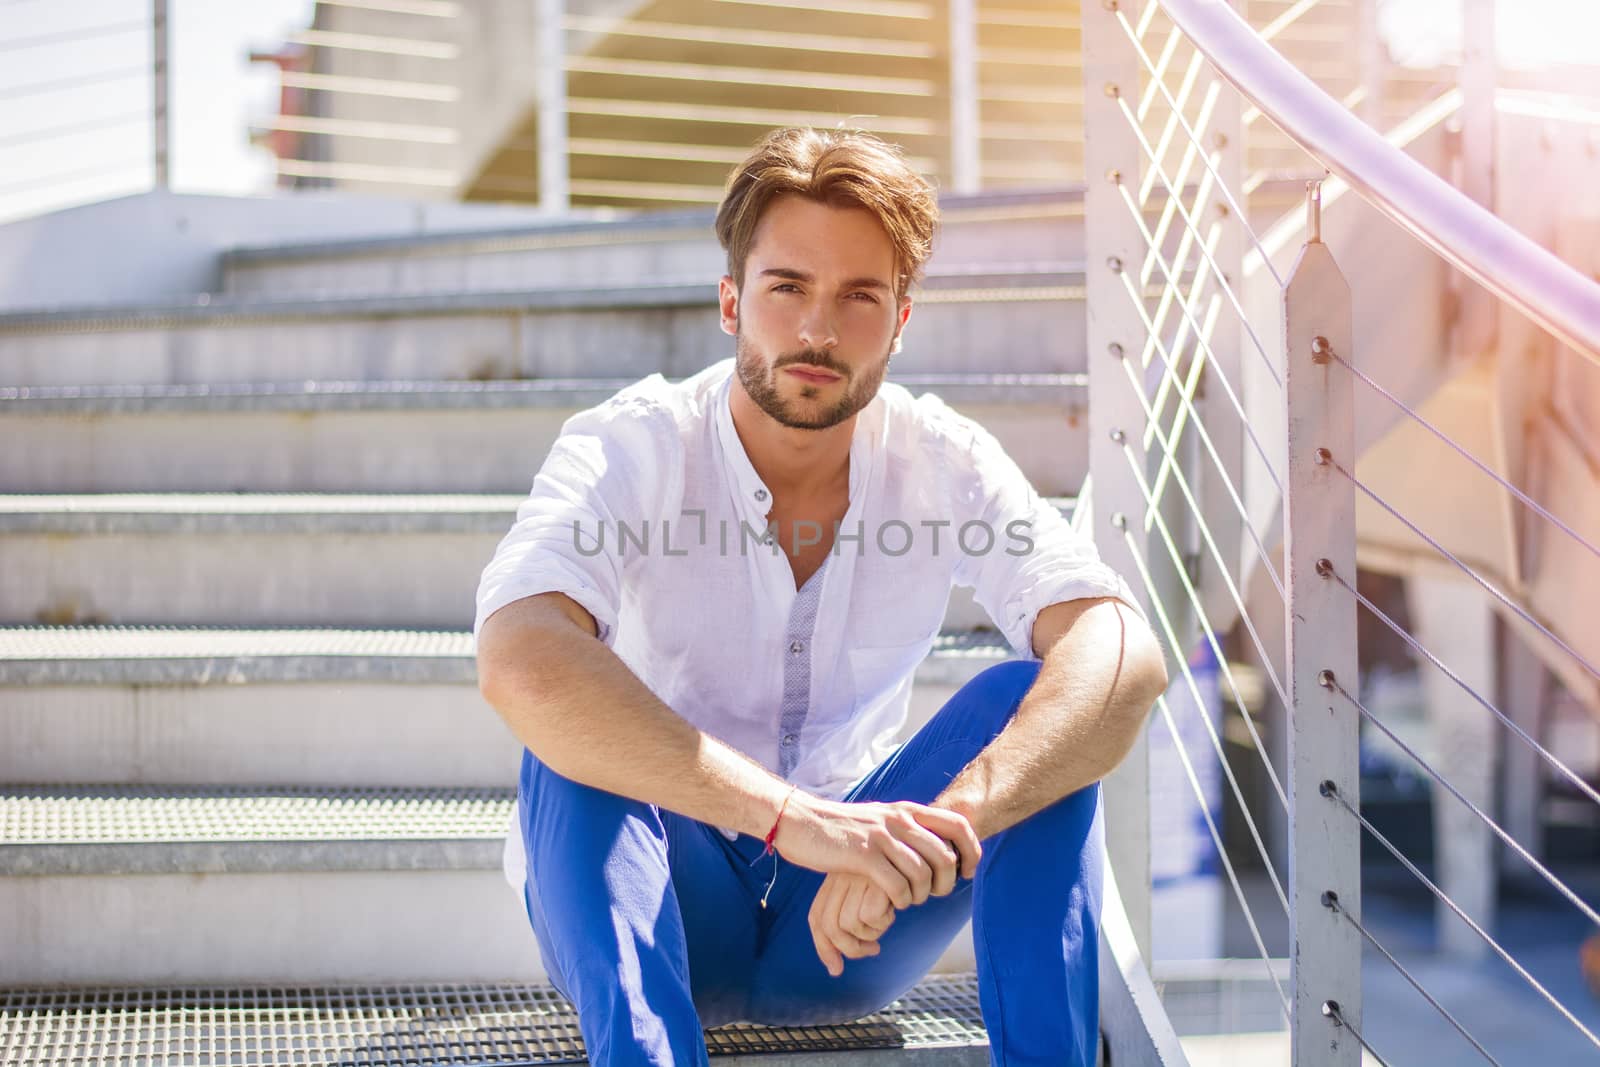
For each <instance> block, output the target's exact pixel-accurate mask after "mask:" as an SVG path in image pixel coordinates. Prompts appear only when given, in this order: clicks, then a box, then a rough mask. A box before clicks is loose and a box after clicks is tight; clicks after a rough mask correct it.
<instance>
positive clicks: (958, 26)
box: [950, 0, 982, 193]
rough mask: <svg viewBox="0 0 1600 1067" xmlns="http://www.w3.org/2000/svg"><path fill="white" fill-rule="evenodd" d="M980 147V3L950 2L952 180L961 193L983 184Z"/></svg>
mask: <svg viewBox="0 0 1600 1067" xmlns="http://www.w3.org/2000/svg"><path fill="white" fill-rule="evenodd" d="M980 160H981V153H980V151H979V146H978V4H977V0H950V177H951V185H952V187H953V188H954V189H955V191H956V192H958V193H975V192H977V191H978V188H979V185H980V183H981V181H982V178H981V176H980V173H981V172H980Z"/></svg>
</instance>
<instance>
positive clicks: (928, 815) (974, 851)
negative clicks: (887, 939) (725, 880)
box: [774, 793, 982, 978]
mask: <svg viewBox="0 0 1600 1067" xmlns="http://www.w3.org/2000/svg"><path fill="white" fill-rule="evenodd" d="M802 798H804V799H802ZM774 845H775V847H776V848H777V850H778V852H779V854H781V855H782V856H783V858H784V859H787V860H788V861H790V862H791V863H795V864H798V865H800V866H802V867H808V868H810V869H811V870H814V871H821V872H822V873H823V874H824V878H823V880H822V886H821V887H820V888H819V889H818V890H817V895H816V898H815V899H814V900H813V901H812V903H811V912H810V914H809V916H808V917H807V918H808V921H809V923H810V925H811V938H812V941H813V943H814V944H815V945H816V949H817V956H818V958H819V959H821V960H822V964H823V966H824V967H826V968H827V969H828V973H829V974H830V975H833V976H834V977H835V978H837V977H838V976H839V975H841V974H843V973H844V961H845V960H846V959H864V958H866V957H869V956H876V955H877V954H878V939H879V938H881V937H882V936H883V935H884V933H885V932H886V931H887V930H888V929H889V927H890V926H892V925H893V924H894V917H895V912H896V911H898V910H901V909H904V908H909V907H912V906H914V905H917V904H921V903H922V902H924V901H925V900H927V899H928V897H930V896H936V897H942V896H945V895H947V894H948V893H950V892H951V891H952V890H953V889H954V888H955V885H956V879H957V877H963V878H972V877H973V876H975V875H976V874H977V872H978V859H979V857H980V856H981V855H982V846H981V845H980V844H979V842H978V837H977V834H976V833H974V832H973V829H972V824H971V823H969V822H968V821H967V819H966V817H965V816H964V815H962V814H960V813H959V812H956V811H953V810H950V809H948V808H936V807H930V806H928V805H925V804H917V803H914V802H912V801H908V800H902V801H894V802H891V803H863V804H851V803H843V802H835V801H827V800H821V799H819V798H817V797H812V796H809V795H807V794H804V793H798V794H796V795H795V797H794V800H793V802H791V804H790V806H789V809H788V813H787V814H786V815H785V816H784V817H783V819H782V820H781V825H780V826H779V830H778V837H777V840H776V841H775V842H774Z"/></svg>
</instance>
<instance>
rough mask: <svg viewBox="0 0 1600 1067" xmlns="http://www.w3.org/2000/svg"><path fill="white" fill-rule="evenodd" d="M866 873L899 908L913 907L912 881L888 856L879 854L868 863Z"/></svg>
mask: <svg viewBox="0 0 1600 1067" xmlns="http://www.w3.org/2000/svg"><path fill="white" fill-rule="evenodd" d="M866 875H867V877H868V878H870V879H871V880H872V884H873V885H875V886H877V887H878V888H879V889H881V890H883V895H884V896H886V897H888V898H889V899H890V901H892V902H893V903H894V906H895V907H897V908H909V907H911V881H910V879H908V878H907V877H906V876H905V875H903V874H901V873H900V868H898V867H896V866H895V865H894V864H893V863H890V862H889V860H888V858H887V857H885V856H883V855H881V854H880V855H878V856H876V857H874V858H873V860H872V861H871V862H870V863H869V864H868V866H867V871H866Z"/></svg>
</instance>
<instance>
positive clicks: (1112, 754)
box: [933, 600, 1166, 839]
mask: <svg viewBox="0 0 1600 1067" xmlns="http://www.w3.org/2000/svg"><path fill="white" fill-rule="evenodd" d="M1055 609H1062V610H1060V611H1055ZM1047 611H1054V617H1053V620H1047V619H1046V615H1045V612H1041V613H1040V620H1041V623H1040V626H1039V627H1036V630H1035V645H1036V647H1037V646H1039V645H1041V644H1042V645H1045V646H1047V647H1046V648H1044V649H1043V652H1044V656H1043V663H1042V664H1041V666H1040V668H1039V677H1038V679H1037V680H1036V681H1035V682H1034V685H1033V688H1032V689H1030V690H1029V691H1028V695H1027V696H1026V697H1025V698H1024V699H1023V701H1022V704H1021V706H1020V707H1019V708H1018V709H1017V713H1016V715H1015V716H1014V717H1013V718H1012V721H1011V722H1010V724H1009V725H1007V727H1006V729H1005V730H1004V731H1002V732H1001V734H1000V736H999V737H997V738H995V740H994V741H993V742H991V743H990V744H989V746H988V747H986V748H985V749H984V750H983V751H982V752H981V753H979V754H978V756H977V757H976V758H974V759H973V761H972V762H971V763H969V764H968V765H967V766H966V768H965V769H964V770H962V772H961V773H960V774H958V775H957V776H956V777H955V779H954V780H952V781H951V783H950V785H948V786H947V787H946V788H945V789H944V791H943V792H941V793H940V794H939V796H938V797H937V798H936V799H935V800H934V801H933V805H934V806H935V807H946V808H951V809H952V810H955V811H958V812H960V813H962V814H963V815H965V816H966V817H967V819H968V820H969V821H970V822H971V823H972V827H973V829H974V830H975V831H977V834H978V837H979V838H980V839H983V838H988V837H991V836H993V835H994V834H996V833H999V832H1000V831H1001V830H1005V829H1008V828H1010V827H1012V826H1014V825H1016V824H1017V823H1019V822H1021V821H1022V820H1023V819H1026V818H1028V817H1029V816H1030V815H1033V814H1035V813H1036V812H1039V811H1042V810H1043V809H1044V808H1046V807H1048V806H1050V805H1051V804H1053V803H1055V802H1056V801H1057V800H1060V799H1061V798H1062V797H1064V796H1067V795H1068V794H1070V793H1073V792H1076V791H1077V790H1079V789H1082V788H1083V787H1085V786H1087V785H1089V784H1091V783H1093V782H1096V781H1098V780H1100V779H1101V778H1103V777H1105V775H1106V774H1108V773H1109V772H1110V771H1111V770H1112V768H1114V767H1115V766H1116V765H1117V764H1118V763H1120V762H1121V761H1122V758H1123V757H1124V756H1126V755H1127V754H1128V750H1129V749H1130V748H1132V747H1133V742H1134V740H1135V739H1136V738H1137V737H1138V734H1139V730H1140V729H1141V728H1142V727H1143V725H1144V721H1145V717H1146V715H1147V714H1148V713H1149V710H1150V706H1151V704H1153V703H1154V702H1155V699H1156V697H1157V696H1158V695H1159V694H1160V693H1161V692H1162V690H1163V689H1164V688H1165V686H1166V668H1165V666H1164V665H1163V663H1162V659H1161V650H1160V646H1159V645H1157V644H1156V641H1155V638H1154V637H1153V636H1152V635H1151V634H1150V630H1149V627H1148V626H1146V625H1145V623H1144V622H1143V621H1142V620H1141V619H1140V618H1139V617H1138V615H1137V614H1136V613H1134V611H1133V610H1132V609H1131V608H1129V607H1128V606H1127V605H1125V604H1122V603H1120V602H1118V601H1114V600H1102V601H1095V602H1092V603H1084V604H1078V603H1077V602H1074V604H1058V605H1054V606H1053V608H1052V609H1047ZM1052 621H1053V622H1054V624H1055V625H1056V626H1057V628H1058V629H1059V630H1060V632H1059V633H1050V634H1048V635H1043V636H1041V635H1040V633H1039V630H1040V629H1041V628H1048V627H1049V626H1050V625H1051V623H1052Z"/></svg>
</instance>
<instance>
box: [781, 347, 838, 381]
mask: <svg viewBox="0 0 1600 1067" xmlns="http://www.w3.org/2000/svg"><path fill="white" fill-rule="evenodd" d="M792 366H804V367H820V368H822V369H823V370H828V371H832V372H833V373H835V374H837V375H839V377H841V378H848V377H850V368H849V367H847V366H845V365H844V364H842V363H840V362H838V361H836V360H835V359H834V358H833V357H832V356H830V355H828V353H826V352H823V351H820V350H818V349H815V348H803V349H801V350H800V351H798V352H793V353H790V354H789V355H786V356H779V357H778V358H777V359H776V360H775V361H773V364H772V369H773V370H775V371H777V370H782V369H783V368H784V367H792Z"/></svg>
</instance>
